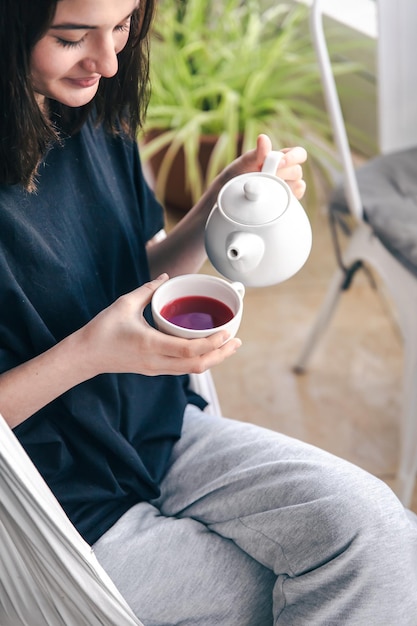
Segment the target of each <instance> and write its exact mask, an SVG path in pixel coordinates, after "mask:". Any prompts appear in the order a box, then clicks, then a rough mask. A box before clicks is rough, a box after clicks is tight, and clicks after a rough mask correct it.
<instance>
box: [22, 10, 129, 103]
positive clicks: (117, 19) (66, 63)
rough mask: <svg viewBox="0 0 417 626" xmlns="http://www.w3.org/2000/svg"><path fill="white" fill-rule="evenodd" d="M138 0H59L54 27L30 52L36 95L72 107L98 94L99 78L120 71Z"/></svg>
mask: <svg viewBox="0 0 417 626" xmlns="http://www.w3.org/2000/svg"><path fill="white" fill-rule="evenodd" d="M137 6H138V0H59V2H58V3H57V9H56V13H55V16H54V19H53V21H52V24H51V27H50V28H49V30H48V32H47V33H46V34H45V36H44V37H43V38H42V39H41V40H40V41H38V43H37V44H36V45H35V47H34V49H33V52H32V55H31V77H32V84H33V88H34V90H35V92H36V94H37V95H38V96H39V98H38V100H39V102H41V103H42V101H43V99H44V97H45V96H46V97H48V98H52V99H54V100H57V101H58V102H61V103H62V104H66V105H67V106H71V107H78V106H82V105H84V104H87V103H88V102H90V100H92V98H93V97H94V96H95V94H96V92H97V89H98V85H99V81H100V78H101V77H102V76H104V77H106V78H109V77H110V76H114V74H116V72H117V65H118V63H117V56H116V55H117V53H118V52H120V51H121V50H122V49H123V48H124V46H125V45H126V42H127V39H128V36H129V29H130V18H131V15H132V12H133V11H134V9H136V8H137Z"/></svg>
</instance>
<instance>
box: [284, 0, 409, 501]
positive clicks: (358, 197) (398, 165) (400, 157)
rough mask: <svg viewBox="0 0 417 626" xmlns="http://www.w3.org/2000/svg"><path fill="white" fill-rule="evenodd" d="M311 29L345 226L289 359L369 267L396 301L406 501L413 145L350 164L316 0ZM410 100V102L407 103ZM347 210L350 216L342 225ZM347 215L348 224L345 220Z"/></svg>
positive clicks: (309, 345) (339, 215) (400, 488)
mask: <svg viewBox="0 0 417 626" xmlns="http://www.w3.org/2000/svg"><path fill="white" fill-rule="evenodd" d="M310 27H311V33H312V37H313V41H314V45H315V48H316V53H317V58H318V62H319V66H320V71H321V77H322V83H323V89H324V95H325V99H326V105H327V109H328V113H329V116H330V118H331V123H332V128H333V133H334V139H335V142H336V145H337V149H338V153H339V156H340V159H341V163H342V167H343V187H342V188H340V189H338V190H337V191H336V193H335V194H334V196H333V199H332V201H331V202H330V205H329V217H330V219H331V220H332V224H333V227H334V228H336V231H337V224H339V225H340V224H342V225H344V226H345V227H348V228H349V229H350V236H349V240H348V244H347V246H346V248H345V250H344V251H343V252H341V251H340V249H338V248H337V247H336V252H338V253H339V254H338V256H339V268H338V269H337V270H336V272H335V274H334V277H333V280H332V281H331V284H330V286H329V289H328V292H327V297H326V298H325V301H324V303H323V306H322V309H321V311H320V312H319V315H318V317H317V319H316V321H315V323H314V325H313V327H312V328H311V330H310V331H309V334H308V337H307V340H306V343H305V344H304V347H303V349H302V351H301V354H300V355H299V357H298V360H297V362H296V364H295V370H296V371H298V372H301V371H304V370H305V369H306V366H307V363H308V360H309V359H310V357H311V355H312V352H313V349H314V348H315V347H316V345H317V343H318V340H319V338H320V336H321V335H322V333H323V331H324V330H325V328H326V327H327V325H328V324H329V321H330V318H331V316H332V314H333V312H334V310H335V308H336V305H337V303H338V301H339V298H340V296H341V294H342V292H343V290H344V289H346V288H347V287H348V286H349V284H350V281H351V279H352V276H353V274H354V273H355V272H356V270H357V269H359V268H360V267H361V265H362V264H365V265H369V266H370V267H371V268H374V269H375V270H376V271H377V273H378V274H379V276H380V277H381V279H382V281H383V284H384V287H385V288H386V290H387V293H389V295H390V296H391V299H392V301H393V303H394V305H395V309H396V315H397V316H398V320H397V321H398V325H399V328H400V331H401V335H402V338H403V344H404V374H403V396H402V402H403V407H402V415H401V422H400V432H401V437H400V453H399V466H398V472H397V479H396V487H395V490H396V492H397V495H398V496H399V498H400V499H401V501H402V502H403V504H404V505H406V506H407V505H409V503H410V500H411V497H412V492H413V486H414V481H415V475H416V471H417V149H410V150H407V151H403V152H397V153H393V154H389V155H385V156H378V157H376V158H374V159H371V160H370V161H369V162H368V163H366V164H365V165H364V166H362V167H361V168H359V169H358V170H356V171H355V169H354V165H353V161H352V155H351V150H350V147H349V143H348V138H347V134H346V129H345V124H344V119H343V115H342V111H341V107H340V102H339V98H338V93H337V88H336V84H335V80H334V76H333V73H332V68H331V62H330V57H329V52H328V48H327V42H326V37H325V34H324V29H323V16H322V10H321V0H313V5H312V9H311V21H310ZM414 106H417V103H414ZM346 216H350V226H347V224H348V222H347V221H346V219H345V218H346ZM352 218H353V226H352V225H351V224H352Z"/></svg>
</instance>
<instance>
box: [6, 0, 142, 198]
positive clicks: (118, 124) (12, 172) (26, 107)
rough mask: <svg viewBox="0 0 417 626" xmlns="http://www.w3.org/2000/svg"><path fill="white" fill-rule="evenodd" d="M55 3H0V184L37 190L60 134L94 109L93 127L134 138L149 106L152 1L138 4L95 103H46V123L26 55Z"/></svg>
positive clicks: (75, 128)
mask: <svg viewBox="0 0 417 626" xmlns="http://www.w3.org/2000/svg"><path fill="white" fill-rule="evenodd" d="M57 2H59V0H2V7H1V10H0V184H16V183H21V184H22V185H24V186H25V187H26V188H27V189H28V190H33V189H34V188H35V177H36V171H37V168H38V166H39V163H40V161H41V160H42V158H43V157H44V155H45V153H46V151H47V150H48V148H49V147H50V146H51V144H52V143H53V142H56V141H59V139H60V130H65V132H66V133H68V134H73V133H75V132H77V131H78V130H79V129H80V128H81V126H82V125H83V123H84V122H85V120H86V119H87V117H88V116H89V114H90V113H91V111H92V109H93V108H94V112H95V118H96V121H97V123H103V125H104V126H105V128H106V130H108V131H109V132H110V133H112V134H116V133H118V132H120V131H123V132H125V133H127V134H129V135H130V136H132V137H134V136H135V134H136V132H137V130H138V129H139V127H140V126H141V125H142V123H143V118H144V115H145V112H146V107H147V104H148V100H149V37H148V34H149V30H150V26H151V22H152V18H153V13H154V0H141V2H140V4H139V7H138V8H137V9H136V10H135V11H134V13H133V15H132V20H131V28H130V34H129V39H128V42H127V44H126V46H125V47H124V49H123V50H122V51H121V52H120V53H119V54H118V61H119V69H118V72H117V74H116V75H115V76H113V77H112V78H107V79H106V78H102V79H101V80H100V85H99V88H98V91H97V94H96V96H95V97H94V99H93V100H92V101H91V102H90V103H88V104H86V105H85V106H82V107H78V108H71V107H68V106H65V105H63V104H61V103H59V102H55V101H51V100H47V101H46V105H47V107H46V109H47V110H48V109H49V111H50V115H49V117H47V115H46V114H43V113H42V112H41V110H40V109H39V106H38V104H37V102H36V98H35V93H34V91H33V88H32V84H31V79H30V55H31V52H32V49H33V47H34V45H35V44H36V43H37V42H38V41H39V40H40V39H41V38H42V36H43V35H44V34H45V33H46V31H47V30H48V28H49V26H50V24H51V22H52V19H53V17H54V14H55V9H56V5H57Z"/></svg>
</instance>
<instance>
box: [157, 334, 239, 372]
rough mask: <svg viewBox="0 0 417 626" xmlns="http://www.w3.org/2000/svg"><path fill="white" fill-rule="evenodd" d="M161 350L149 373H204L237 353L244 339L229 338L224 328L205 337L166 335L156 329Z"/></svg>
mask: <svg viewBox="0 0 417 626" xmlns="http://www.w3.org/2000/svg"><path fill="white" fill-rule="evenodd" d="M154 332H155V334H156V335H157V337H156V340H157V342H158V350H157V351H156V352H154V355H155V357H156V358H154V359H153V361H152V368H153V369H154V370H155V371H154V372H153V371H152V370H148V371H147V374H148V375H152V374H161V373H163V374H175V375H178V374H191V373H195V374H198V373H201V372H204V371H206V370H207V369H210V368H211V367H214V366H215V365H218V364H219V363H221V362H222V361H224V360H225V359H226V358H228V357H229V356H231V355H232V354H234V353H235V352H236V351H237V350H238V349H239V347H240V346H241V345H242V342H241V341H240V339H237V338H233V339H229V340H228V335H227V334H226V333H224V332H219V333H215V334H214V335H211V336H210V337H206V338H202V339H181V338H179V337H173V336H171V335H164V334H163V333H161V332H159V331H157V330H155V331H154Z"/></svg>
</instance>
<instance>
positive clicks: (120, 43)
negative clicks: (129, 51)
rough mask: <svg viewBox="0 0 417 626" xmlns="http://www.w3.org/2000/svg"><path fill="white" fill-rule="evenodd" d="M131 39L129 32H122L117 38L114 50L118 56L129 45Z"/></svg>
mask: <svg viewBox="0 0 417 626" xmlns="http://www.w3.org/2000/svg"><path fill="white" fill-rule="evenodd" d="M128 39H129V32H122V33H119V34H118V35H117V38H116V39H115V41H114V50H115V52H116V54H119V52H121V51H122V50H123V48H124V47H125V45H126V44H127V40H128Z"/></svg>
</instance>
